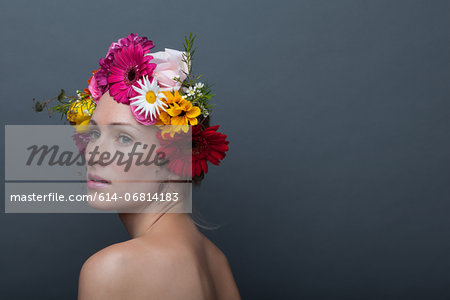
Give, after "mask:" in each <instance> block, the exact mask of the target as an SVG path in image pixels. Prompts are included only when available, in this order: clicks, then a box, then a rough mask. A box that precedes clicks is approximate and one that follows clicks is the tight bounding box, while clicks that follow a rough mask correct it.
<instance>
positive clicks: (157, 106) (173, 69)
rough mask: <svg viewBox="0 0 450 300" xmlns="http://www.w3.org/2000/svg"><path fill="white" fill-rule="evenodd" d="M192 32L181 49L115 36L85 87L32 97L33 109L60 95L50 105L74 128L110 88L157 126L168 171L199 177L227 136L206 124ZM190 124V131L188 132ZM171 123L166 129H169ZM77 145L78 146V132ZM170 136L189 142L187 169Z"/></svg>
mask: <svg viewBox="0 0 450 300" xmlns="http://www.w3.org/2000/svg"><path fill="white" fill-rule="evenodd" d="M195 37H196V36H192V33H190V34H189V36H188V37H185V40H184V43H183V47H184V51H178V50H174V49H167V48H166V49H165V50H164V51H160V52H151V49H153V47H154V44H153V41H151V40H149V39H148V38H146V37H141V36H138V34H130V35H129V36H127V37H125V38H122V39H119V40H118V41H117V42H114V43H112V44H111V46H110V47H109V49H108V52H107V54H106V56H105V57H104V58H101V59H100V60H99V68H98V69H97V70H95V71H93V72H92V76H91V77H90V78H89V80H88V88H85V89H84V90H83V91H76V93H77V96H74V97H71V96H67V95H66V93H65V91H64V90H61V93H60V94H59V95H58V96H57V97H55V98H52V99H49V100H47V101H43V102H39V101H35V110H36V111H42V110H43V109H44V108H47V109H49V104H50V103H51V102H52V101H54V100H58V103H57V104H56V105H54V106H53V107H52V108H51V110H52V111H56V112H59V113H61V114H62V117H64V116H66V118H67V120H69V122H70V124H72V125H75V128H76V129H77V132H78V134H79V133H82V132H83V131H84V130H85V129H83V128H85V127H86V126H83V125H87V124H88V123H89V120H90V118H91V116H92V113H93V112H94V110H95V107H96V104H97V103H98V101H99V99H100V98H101V96H102V95H103V94H104V93H106V92H107V91H109V93H110V95H111V96H112V97H113V98H114V100H115V101H117V102H118V103H123V104H127V105H129V106H130V109H131V112H132V114H133V116H134V117H135V119H136V121H137V122H139V123H140V124H142V125H157V126H159V125H172V126H159V127H160V128H161V132H160V133H159V134H158V138H159V139H160V141H161V145H162V147H161V148H162V149H164V150H166V151H169V153H171V154H172V157H173V160H172V161H171V163H170V164H169V166H168V168H169V170H170V171H172V172H174V173H175V174H178V175H180V176H192V177H193V180H194V182H198V181H200V180H201V179H203V177H204V175H205V174H206V173H207V172H208V165H207V162H210V163H213V164H215V165H219V163H220V161H221V160H222V159H223V158H224V157H225V155H226V154H225V152H227V151H228V144H229V142H228V141H227V140H226V138H227V136H226V135H224V134H222V133H219V132H217V129H218V127H219V126H218V125H216V126H212V127H209V125H208V124H209V115H210V113H211V109H212V105H211V104H210V100H211V98H212V97H213V96H214V95H213V94H212V93H211V87H210V86H209V85H208V84H206V83H203V82H199V79H200V78H201V77H202V75H200V76H197V77H196V76H195V75H194V74H193V72H192V57H193V55H194V52H195V49H194V48H193V44H194V39H195ZM189 126H192V136H189V138H190V140H189V141H187V140H186V136H187V135H185V134H184V133H186V132H187V131H188V129H189ZM167 128H170V129H167ZM74 138H76V142H77V146H79V148H80V149H82V146H81V145H82V142H83V141H85V139H83V138H82V137H80V136H76V137H74ZM174 141H183V142H190V143H192V153H191V155H192V167H191V169H190V170H189V168H188V167H187V164H185V163H183V161H187V157H186V156H185V155H186V154H185V153H184V154H180V153H176V151H175V150H174V149H175V148H174V146H173V145H174V144H173V143H174Z"/></svg>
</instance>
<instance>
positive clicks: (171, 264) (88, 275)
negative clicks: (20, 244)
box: [78, 213, 240, 300]
mask: <svg viewBox="0 0 450 300" xmlns="http://www.w3.org/2000/svg"><path fill="white" fill-rule="evenodd" d="M120 218H121V219H122V221H123V223H124V225H125V226H126V228H127V229H128V231H129V232H130V234H132V235H134V234H136V236H135V237H134V238H132V239H131V240H129V241H126V242H123V243H118V244H114V245H112V246H109V247H107V248H105V249H103V250H101V251H99V252H97V253H96V254H94V255H93V256H91V257H90V258H89V259H88V260H87V261H86V262H85V264H84V265H83V267H82V270H81V274H80V282H79V296H78V297H79V298H78V299H80V300H84V299H100V300H101V299H186V300H188V299H197V300H200V299H240V296H239V292H238V289H237V286H236V283H235V281H234V278H233V275H232V272H231V269H230V266H229V264H228V261H227V259H226V257H225V255H224V254H223V253H222V251H220V250H219V249H218V248H217V247H216V246H215V245H214V244H213V243H212V242H210V241H209V240H208V239H207V238H206V237H205V236H204V235H203V234H201V233H200V232H199V231H198V230H197V228H196V226H195V224H194V223H193V222H192V220H191V218H190V216H189V215H187V214H179V213H166V214H162V215H155V214H123V215H120ZM153 222H154V223H153ZM149 223H150V225H149Z"/></svg>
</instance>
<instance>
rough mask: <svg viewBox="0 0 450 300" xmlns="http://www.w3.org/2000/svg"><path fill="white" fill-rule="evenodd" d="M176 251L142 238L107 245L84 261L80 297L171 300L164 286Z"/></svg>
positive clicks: (82, 299) (80, 279)
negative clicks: (145, 241) (149, 242)
mask: <svg viewBox="0 0 450 300" xmlns="http://www.w3.org/2000/svg"><path fill="white" fill-rule="evenodd" d="M166 250H167V249H166ZM173 254H174V251H164V247H163V246H159V245H152V244H146V243H143V242H142V241H140V240H130V241H126V242H123V243H118V244H114V245H111V246H109V247H106V248H105V249H103V250H101V251H99V252H97V253H95V254H94V255H92V256H91V257H90V258H89V259H88V260H87V261H86V262H85V263H84V264H83V267H82V268H81V272H80V278H79V290H78V299H81V300H84V299H99V300H101V299H141V298H143V299H161V298H167V299H170V297H168V295H166V294H165V292H167V291H166V289H164V288H163V287H167V285H168V283H170V267H171V266H173V264H174V260H173Z"/></svg>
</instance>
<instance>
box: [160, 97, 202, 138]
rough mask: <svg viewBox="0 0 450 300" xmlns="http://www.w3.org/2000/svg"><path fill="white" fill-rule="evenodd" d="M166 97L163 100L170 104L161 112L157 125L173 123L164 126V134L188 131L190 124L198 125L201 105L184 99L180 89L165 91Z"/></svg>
mask: <svg viewBox="0 0 450 300" xmlns="http://www.w3.org/2000/svg"><path fill="white" fill-rule="evenodd" d="M163 93H164V95H165V96H166V99H164V100H163V101H164V102H165V103H166V104H167V105H168V108H167V109H166V111H162V112H161V113H160V114H159V117H158V121H157V122H156V125H171V126H164V127H162V132H161V133H162V134H163V135H164V134H165V133H170V135H171V136H172V137H173V135H174V134H175V133H176V132H180V131H183V132H185V133H186V132H188V130H189V125H192V126H194V125H197V124H198V119H197V117H198V116H199V115H200V113H201V110H200V108H199V107H197V106H194V105H192V103H191V102H190V101H188V100H186V99H184V98H183V97H182V96H181V94H180V93H179V92H178V91H175V92H174V93H172V92H168V91H164V92H163Z"/></svg>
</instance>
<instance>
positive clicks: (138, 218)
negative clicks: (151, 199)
mask: <svg viewBox="0 0 450 300" xmlns="http://www.w3.org/2000/svg"><path fill="white" fill-rule="evenodd" d="M119 218H120V220H121V221H122V223H123V225H124V226H125V228H126V230H127V231H128V234H129V235H130V237H131V238H136V237H138V236H141V235H144V234H146V233H148V232H149V231H150V230H152V229H153V228H156V227H162V226H163V225H165V226H171V225H177V223H179V222H186V221H187V222H189V223H192V225H193V222H192V220H191V218H190V217H189V216H188V215H187V214H186V213H164V212H163V213H119Z"/></svg>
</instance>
